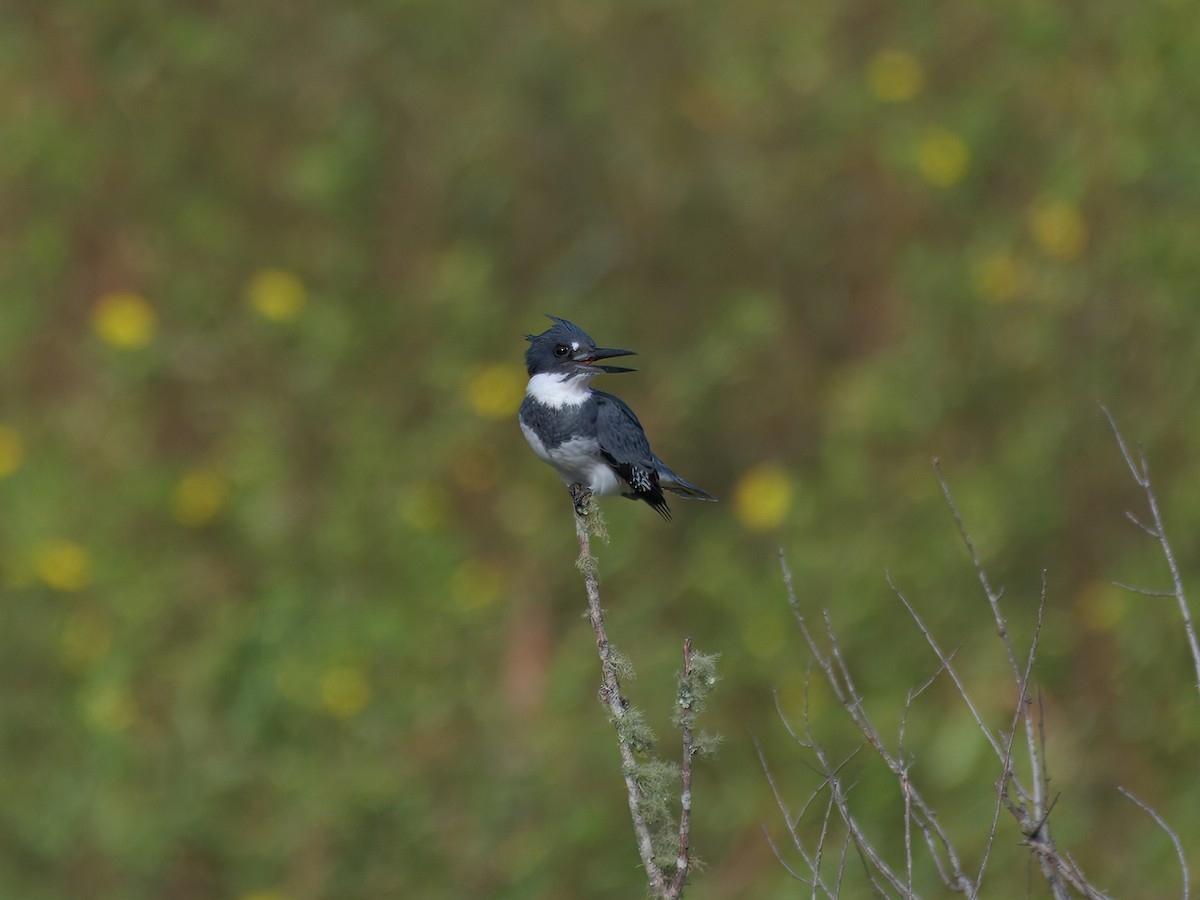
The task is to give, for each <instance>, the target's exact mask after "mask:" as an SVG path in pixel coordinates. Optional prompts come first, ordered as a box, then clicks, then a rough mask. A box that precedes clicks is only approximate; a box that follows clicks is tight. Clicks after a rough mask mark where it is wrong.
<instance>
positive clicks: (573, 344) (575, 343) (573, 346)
mask: <svg viewBox="0 0 1200 900" xmlns="http://www.w3.org/2000/svg"><path fill="white" fill-rule="evenodd" d="M571 349H572V350H578V349H579V341H571Z"/></svg>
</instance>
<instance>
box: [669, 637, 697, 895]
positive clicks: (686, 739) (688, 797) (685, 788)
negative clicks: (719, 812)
mask: <svg viewBox="0 0 1200 900" xmlns="http://www.w3.org/2000/svg"><path fill="white" fill-rule="evenodd" d="M691 674H692V639H691V638H685V639H684V642H683V676H684V678H685V679H686V678H688V677H690V676H691ZM682 683H683V682H682V681H681V684H682ZM682 693H683V692H682V689H681V691H680V695H681V696H680V705H681V706H682V703H683V698H682ZM691 723H692V717H691V716H690V715H686V714H685V715H683V716H681V717H680V720H679V730H680V732H681V733H682V744H683V761H682V762H681V763H680V767H679V784H680V789H679V857H678V858H677V859H676V860H675V877H674V878H673V879H672V880H671V883H670V885H668V889H667V893H666V896H668V897H678V896H679V895H680V894H681V893H682V892H683V885H684V883H685V882H686V881H687V874H688V863H689V861H690V858H691V857H690V850H691V845H690V843H689V831H690V829H691V824H692V753H693V751H692V724H691Z"/></svg>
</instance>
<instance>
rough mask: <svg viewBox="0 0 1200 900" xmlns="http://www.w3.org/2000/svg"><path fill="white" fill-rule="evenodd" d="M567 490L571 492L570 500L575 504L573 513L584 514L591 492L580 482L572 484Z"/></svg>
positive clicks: (585, 513)
mask: <svg viewBox="0 0 1200 900" xmlns="http://www.w3.org/2000/svg"><path fill="white" fill-rule="evenodd" d="M568 490H570V492H571V501H572V502H573V503H574V504H575V515H577V516H586V515H587V508H588V501H589V500H591V499H592V492H591V491H590V490H589V489H588V488H585V487H584V486H583V485H582V484H573V485H571V486H570V488H569V489H568Z"/></svg>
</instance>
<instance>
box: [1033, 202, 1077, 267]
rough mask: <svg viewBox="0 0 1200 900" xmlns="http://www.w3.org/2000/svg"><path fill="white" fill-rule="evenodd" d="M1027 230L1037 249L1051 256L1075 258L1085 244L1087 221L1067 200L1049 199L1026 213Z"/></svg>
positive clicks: (1060, 258)
mask: <svg viewBox="0 0 1200 900" xmlns="http://www.w3.org/2000/svg"><path fill="white" fill-rule="evenodd" d="M1029 230H1030V232H1031V233H1032V234H1033V239H1034V241H1035V242H1036V243H1037V245H1038V247H1039V248H1041V251H1042V252H1043V253H1045V254H1046V255H1047V256H1049V257H1050V258H1051V259H1056V260H1058V261H1060V262H1070V261H1071V260H1074V259H1078V258H1079V256H1080V255H1081V254H1082V253H1083V248H1084V247H1085V246H1086V245H1087V223H1086V222H1085V221H1084V219H1083V216H1082V215H1080V213H1079V210H1078V209H1076V208H1075V207H1074V206H1072V205H1071V204H1069V203H1063V202H1062V201H1050V202H1046V203H1042V204H1039V205H1038V206H1035V207H1034V208H1033V209H1032V210H1030V212H1029Z"/></svg>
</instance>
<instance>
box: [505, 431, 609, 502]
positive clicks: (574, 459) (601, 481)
mask: <svg viewBox="0 0 1200 900" xmlns="http://www.w3.org/2000/svg"><path fill="white" fill-rule="evenodd" d="M521 431H522V432H523V433H524V434H525V440H527V441H528V442H529V446H530V447H532V448H533V452H534V453H536V454H537V455H538V456H540V457H541V458H542V459H544V460H545V461H546V462H548V463H549V464H550V465H552V466H553V467H554V470H555V471H556V472H558V476H559V477H560V478H561V479H562V480H563V481H564V482H565V483H566V484H582V485H586V486H587V487H588V488H590V489H591V490H592V492H593V493H595V494H615V493H617V492H618V491H619V490H620V488H621V482H620V480H619V479H618V478H617V475H616V473H615V472H613V470H612V469H611V468H610V467H609V465H608V463H607V462H605V461H604V458H603V457H601V456H600V445H599V444H598V443H597V442H596V441H595V440H593V439H590V438H576V439H575V440H570V441H565V442H563V443H561V444H559V445H558V446H557V447H554V448H552V449H551V448H547V447H546V445H545V444H543V443H542V441H541V439H540V438H539V437H538V436H537V435H536V434H535V433H534V431H533V429H532V428H530V427H528V426H527V425H526V424H525V423H524V422H522V423H521Z"/></svg>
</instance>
